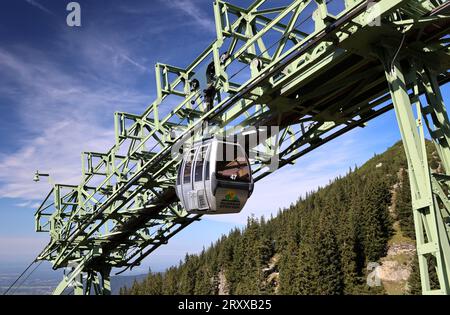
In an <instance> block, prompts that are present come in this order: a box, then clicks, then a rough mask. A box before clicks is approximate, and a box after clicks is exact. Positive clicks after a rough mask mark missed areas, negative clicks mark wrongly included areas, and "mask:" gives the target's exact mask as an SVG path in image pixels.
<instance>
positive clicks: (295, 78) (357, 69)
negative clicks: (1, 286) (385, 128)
mask: <svg viewBox="0 0 450 315" xmlns="http://www.w3.org/2000/svg"><path fill="white" fill-rule="evenodd" d="M335 1H338V0H335ZM330 2H332V1H325V0H314V1H313V0H290V1H275V0H256V1H255V2H254V3H253V4H252V5H250V6H249V7H248V8H240V7H238V6H236V5H234V4H231V3H226V2H224V1H221V0H217V1H216V2H214V5H213V7H214V15H215V22H216V33H217V38H216V40H214V41H213V42H212V44H211V45H210V46H209V47H208V48H207V49H206V50H205V51H204V52H203V53H202V54H201V55H200V56H199V57H198V58H197V59H196V60H194V61H193V62H192V63H191V64H190V65H189V66H188V67H186V68H180V67H175V66H170V65H166V64H157V65H156V68H155V72H156V82H157V86H156V88H157V99H156V100H155V101H154V102H153V103H152V104H151V105H150V106H149V107H148V108H147V109H146V111H145V112H144V113H142V114H141V115H137V114H130V113H125V112H117V113H115V116H114V117H115V135H116V144H115V145H114V146H113V147H112V148H111V149H110V150H109V151H108V152H106V153H98V152H85V153H83V154H82V182H81V183H80V184H78V185H60V184H56V185H54V187H53V189H52V190H51V191H50V193H49V194H48V196H47V197H46V198H45V200H44V201H43V203H42V205H41V206H40V207H39V209H38V210H37V212H36V231H37V232H47V233H49V234H50V242H49V244H48V245H47V246H46V248H45V249H44V250H43V251H42V253H41V254H40V255H39V256H38V260H48V261H50V262H51V263H52V265H53V268H54V269H59V268H65V270H66V271H67V272H66V274H65V276H64V279H63V280H62V281H61V283H60V284H59V286H58V287H57V288H56V289H55V291H54V294H64V293H67V292H68V290H69V289H68V288H69V287H71V288H73V289H74V293H75V294H109V293H110V273H111V269H112V268H120V270H122V271H125V270H128V269H130V268H132V267H133V266H136V265H139V264H140V263H141V261H142V260H143V259H144V258H146V257H147V256H148V255H150V254H151V253H152V252H153V251H155V250H156V249H157V248H158V247H160V246H161V245H164V244H166V243H167V242H168V240H169V239H170V238H171V237H172V236H173V235H175V234H176V233H178V232H180V231H181V230H182V229H184V228H185V227H187V226H188V225H190V224H191V223H193V222H195V221H198V220H200V219H201V215H191V214H188V213H187V212H186V211H185V210H184V209H182V207H181V206H180V204H179V202H178V200H177V197H176V195H175V191H174V184H175V178H176V168H177V165H178V163H179V161H178V159H177V157H176V156H174V155H173V154H171V153H172V151H173V148H174V147H176V146H179V145H180V144H181V143H182V142H184V141H186V139H188V138H189V137H188V136H189V135H190V136H192V135H194V137H198V136H199V135H198V133H199V127H201V126H202V125H204V124H205V122H214V125H215V127H216V131H215V132H216V133H219V134H220V133H224V132H225V131H226V130H228V129H229V128H230V126H235V127H241V128H247V127H249V126H251V127H252V128H254V129H255V130H256V131H257V132H258V133H259V132H260V131H262V130H263V129H264V128H265V127H270V126H278V127H279V130H280V132H279V134H278V135H277V136H276V137H275V136H272V137H271V138H268V139H263V140H261V141H260V142H259V143H257V145H256V146H253V147H251V148H249V150H251V151H252V152H253V153H257V154H254V156H255V158H253V159H252V160H251V163H252V170H253V172H254V177H255V180H256V181H257V180H259V179H261V178H263V177H265V176H268V175H270V174H271V171H272V170H270V169H268V161H269V159H271V158H273V157H274V156H276V157H277V158H278V164H279V167H284V166H286V165H289V164H292V163H294V162H295V160H297V159H298V158H299V157H301V156H303V155H305V154H307V153H308V152H310V151H312V150H314V149H316V148H318V147H319V146H321V145H323V144H324V143H327V142H328V141H331V140H333V139H335V138H336V137H339V136H340V135H342V134H344V133H346V132H348V131H350V130H353V129H355V128H361V127H364V126H365V124H366V123H367V122H368V121H370V120H371V119H374V118H376V117H378V116H380V115H382V114H383V113H386V112H387V111H389V110H391V109H394V110H395V112H396V115H397V120H398V124H399V127H400V131H401V134H402V139H403V143H404V146H405V152H406V155H407V159H408V165H409V167H408V171H409V177H410V180H411V193H412V197H413V209H412V210H413V213H414V222H415V226H416V236H417V237H416V238H417V250H418V256H419V265H420V271H421V280H422V287H423V293H424V294H449V293H450V283H449V279H450V278H449V274H450V247H449V246H450V239H449V237H450V225H449V222H450V219H449V214H450V201H449V199H448V195H447V193H448V185H449V184H450V177H449V176H450V147H449V143H450V142H449V140H450V130H449V127H450V125H449V121H448V116H447V113H446V109H445V105H444V102H443V98H442V94H441V91H440V87H441V86H443V85H444V84H446V83H447V82H448V81H449V79H450V75H449V73H448V70H449V68H450V67H449V66H450V50H449V46H448V44H449V34H448V33H449V25H450V13H449V3H448V2H446V1H443V0H379V1H372V2H368V1H361V0H342V1H341V2H342V4H343V6H342V8H341V10H340V12H334V14H332V13H331V12H333V10H332V9H331V3H330ZM334 11H335V10H334ZM308 20H309V21H308ZM311 25H312V27H311ZM208 66H210V67H208ZM208 68H209V69H213V70H212V71H213V73H212V81H211V82H210V86H213V87H214V89H215V91H216V93H215V94H214V95H213V101H212V102H210V103H209V104H207V102H206V100H205V97H202V95H201V90H198V89H192V88H191V87H192V82H193V80H194V79H196V78H199V75H201V74H202V73H204V72H205V70H206V69H208ZM422 96H423V97H422ZM424 99H425V100H426V101H425V102H424V101H423V100H424ZM174 104H176V105H175V106H174ZM424 125H425V127H426V128H427V129H428V130H429V133H430V135H431V137H432V140H433V142H434V143H435V145H436V149H437V152H438V153H439V156H440V158H441V160H442V164H443V169H444V172H443V173H441V174H433V173H431V170H430V167H429V164H428V161H427V155H426V152H425V137H424ZM431 266H435V268H436V272H437V275H438V280H439V285H438V286H437V287H436V286H434V287H433V286H432V285H431V284H430V278H429V275H430V272H431V270H430V268H432V267H431Z"/></svg>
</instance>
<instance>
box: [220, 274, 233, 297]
mask: <svg viewBox="0 0 450 315" xmlns="http://www.w3.org/2000/svg"><path fill="white" fill-rule="evenodd" d="M218 276H219V295H229V294H230V289H229V287H228V283H227V278H226V277H225V272H224V271H223V270H221V271H220V272H219V275H218Z"/></svg>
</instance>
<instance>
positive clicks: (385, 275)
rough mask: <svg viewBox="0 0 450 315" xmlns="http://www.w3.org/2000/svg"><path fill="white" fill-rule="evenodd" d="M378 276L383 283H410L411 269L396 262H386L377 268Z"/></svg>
mask: <svg viewBox="0 0 450 315" xmlns="http://www.w3.org/2000/svg"><path fill="white" fill-rule="evenodd" d="M377 275H378V277H379V278H380V280H381V281H382V282H402V281H408V279H409V276H410V275H411V268H410V267H409V266H405V265H403V264H400V263H399V262H398V261H395V260H386V261H383V262H382V263H381V266H378V267H377Z"/></svg>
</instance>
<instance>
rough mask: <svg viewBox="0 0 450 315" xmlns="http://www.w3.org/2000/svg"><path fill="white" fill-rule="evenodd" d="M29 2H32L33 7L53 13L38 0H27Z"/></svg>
mask: <svg viewBox="0 0 450 315" xmlns="http://www.w3.org/2000/svg"><path fill="white" fill-rule="evenodd" d="M25 1H26V2H27V3H29V4H31V5H32V6H33V7H36V8H38V9H39V10H41V11H43V12H45V13H47V14H51V15H53V12H52V11H50V10H49V9H47V8H46V7H44V6H43V5H42V4H40V3H39V2H37V1H36V0H25Z"/></svg>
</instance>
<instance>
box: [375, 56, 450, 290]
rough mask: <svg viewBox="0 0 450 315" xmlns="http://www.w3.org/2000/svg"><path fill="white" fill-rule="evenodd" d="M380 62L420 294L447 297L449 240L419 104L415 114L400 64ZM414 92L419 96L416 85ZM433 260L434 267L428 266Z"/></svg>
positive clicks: (431, 264)
mask: <svg viewBox="0 0 450 315" xmlns="http://www.w3.org/2000/svg"><path fill="white" fill-rule="evenodd" d="M388 54H389V53H388ZM388 54H387V55H388ZM382 59H383V62H384V64H385V68H386V78H387V81H388V84H389V89H390V93H391V97H392V101H393V104H394V108H395V113H396V116H397V121H398V125H399V128H400V132H401V135H402V140H403V145H404V149H405V153H406V157H407V161H408V174H409V179H410V183H411V196H412V206H413V216H414V224H415V231H416V242H417V254H418V258H419V268H420V274H421V283H422V292H423V294H449V293H450V290H449V279H448V275H449V267H450V250H449V239H448V234H447V232H448V231H447V230H446V227H445V223H444V218H443V216H442V213H441V209H440V204H439V202H438V197H441V196H439V194H438V192H439V190H443V189H442V187H441V186H440V185H441V184H440V183H439V182H438V181H437V180H436V179H435V178H432V176H431V174H430V167H429V164H428V159H427V152H426V147H425V136H424V129H423V123H422V112H421V106H420V100H419V97H418V96H417V97H416V98H415V99H414V102H415V103H416V104H415V105H416V113H415V114H414V111H413V108H412V104H411V100H410V98H409V96H408V88H407V82H406V79H405V75H404V73H403V72H402V69H401V66H400V63H399V62H392V59H390V58H386V55H383V58H382ZM409 74H410V75H411V77H415V76H416V71H415V70H414V69H412V70H411V72H410V73H409ZM413 81H414V80H413ZM414 89H415V90H416V91H417V94H418V87H417V85H416V86H414ZM434 105H436V104H429V106H434ZM442 105H443V104H442ZM435 110H438V111H439V112H440V113H442V108H440V109H439V108H437V107H436V108H435ZM440 117H441V118H442V116H440ZM441 122H442V123H443V125H444V126H449V125H448V119H443V120H442V119H441ZM443 151H444V150H442V151H441V152H443ZM444 154H446V153H444ZM433 260H434V263H430V262H431V261H433ZM433 265H435V268H436V270H435V271H436V274H437V278H438V285H433V284H432V282H431V279H430V274H432V273H433V271H432V270H430V268H432V266H433Z"/></svg>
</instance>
